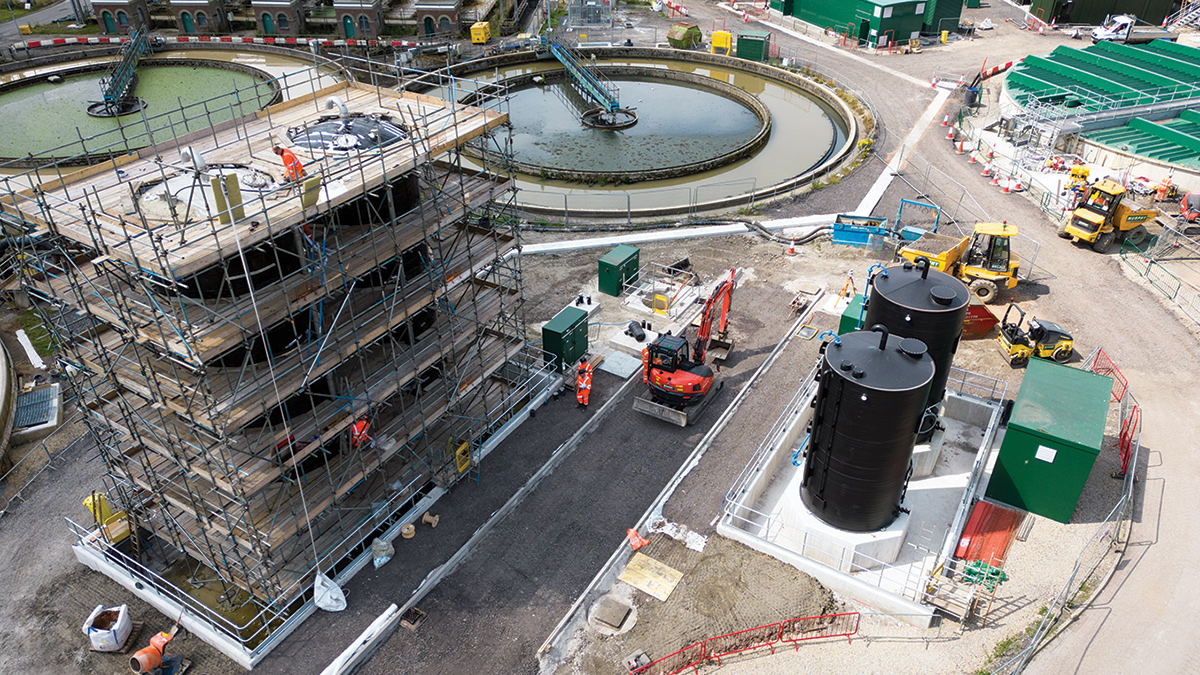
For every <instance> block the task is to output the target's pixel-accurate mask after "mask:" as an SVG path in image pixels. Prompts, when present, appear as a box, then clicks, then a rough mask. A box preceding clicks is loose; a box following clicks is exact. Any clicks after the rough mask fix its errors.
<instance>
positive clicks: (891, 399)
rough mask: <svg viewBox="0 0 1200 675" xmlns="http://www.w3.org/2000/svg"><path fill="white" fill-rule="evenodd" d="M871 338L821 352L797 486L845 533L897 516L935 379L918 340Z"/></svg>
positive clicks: (877, 333)
mask: <svg viewBox="0 0 1200 675" xmlns="http://www.w3.org/2000/svg"><path fill="white" fill-rule="evenodd" d="M871 331H872V332H856V333H847V334H845V335H842V336H840V337H839V338H837V339H836V340H835V341H834V342H832V343H830V344H828V345H827V346H826V349H825V356H824V358H823V359H822V360H821V369H820V376H819V385H818V388H817V397H816V399H815V401H814V403H813V405H814V407H815V408H816V411H815V412H814V414H813V421H812V426H811V427H810V430H811V432H812V435H811V437H810V438H809V443H808V449H807V455H806V460H805V463H804V474H803V476H802V478H801V481H800V498H801V499H802V500H803V501H804V503H805V504H806V505H807V506H808V508H809V509H810V510H811V511H812V512H813V513H814V514H816V515H817V517H818V518H820V519H821V520H823V521H825V522H826V523H829V524H830V525H832V526H834V527H837V528H841V529H843V530H850V531H852V532H870V531H874V530H879V529H882V528H885V527H887V526H888V525H890V524H891V523H892V521H893V520H895V519H896V516H897V515H898V514H899V509H900V502H901V500H902V498H903V496H904V490H905V488H906V487H907V484H908V477H909V466H910V464H911V459H912V450H913V444H914V443H915V441H916V433H917V426H918V425H919V424H920V422H921V417H922V415H923V413H924V412H925V400H926V398H927V397H928V396H929V387H930V385H931V384H932V382H933V376H934V365H933V359H931V358H930V357H929V354H928V353H926V349H925V345H924V344H923V343H922V342H921V341H920V340H915V339H912V338H898V337H895V336H889V335H888V332H887V329H886V328H884V327H883V326H880V325H875V326H872V328H871Z"/></svg>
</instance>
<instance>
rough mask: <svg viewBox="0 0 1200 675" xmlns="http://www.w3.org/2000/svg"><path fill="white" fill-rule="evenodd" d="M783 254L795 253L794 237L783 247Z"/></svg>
mask: <svg viewBox="0 0 1200 675" xmlns="http://www.w3.org/2000/svg"><path fill="white" fill-rule="evenodd" d="M783 254H784V255H796V238H795V237H792V243H791V245H790V246H788V247H787V248H785V249H783Z"/></svg>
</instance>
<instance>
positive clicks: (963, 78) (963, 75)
mask: <svg viewBox="0 0 1200 675" xmlns="http://www.w3.org/2000/svg"><path fill="white" fill-rule="evenodd" d="M966 79H967V74H966V73H963V74H961V75H959V76H958V85H957V86H959V87H961V86H963V81H965V80H966Z"/></svg>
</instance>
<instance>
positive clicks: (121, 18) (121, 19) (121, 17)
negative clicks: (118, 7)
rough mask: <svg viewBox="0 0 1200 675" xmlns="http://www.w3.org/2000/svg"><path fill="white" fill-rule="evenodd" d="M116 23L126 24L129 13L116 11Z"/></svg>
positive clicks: (127, 23)
mask: <svg viewBox="0 0 1200 675" xmlns="http://www.w3.org/2000/svg"><path fill="white" fill-rule="evenodd" d="M117 23H119V24H121V25H122V26H128V25H129V15H128V14H126V13H125V12H117Z"/></svg>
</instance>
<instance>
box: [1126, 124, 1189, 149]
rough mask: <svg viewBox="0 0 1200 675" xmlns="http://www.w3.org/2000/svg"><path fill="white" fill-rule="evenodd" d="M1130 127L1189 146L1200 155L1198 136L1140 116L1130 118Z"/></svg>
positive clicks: (1176, 143)
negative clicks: (1148, 120)
mask: <svg viewBox="0 0 1200 675" xmlns="http://www.w3.org/2000/svg"><path fill="white" fill-rule="evenodd" d="M1129 128H1130V129H1136V130H1138V131H1142V132H1145V133H1146V134H1149V135H1150V136H1153V137H1155V138H1158V139H1161V140H1164V141H1168V142H1170V143H1174V144H1175V145H1178V146H1180V147H1183V148H1187V149H1188V150H1191V151H1192V152H1194V153H1196V154H1197V155H1200V138H1196V137H1195V136H1192V135H1189V134H1186V133H1184V132H1182V131H1177V130H1175V129H1172V128H1170V127H1165V126H1163V125H1161V124H1155V123H1153V122H1147V121H1146V120H1144V119H1142V118H1140V117H1135V118H1133V119H1131V120H1129Z"/></svg>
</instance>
